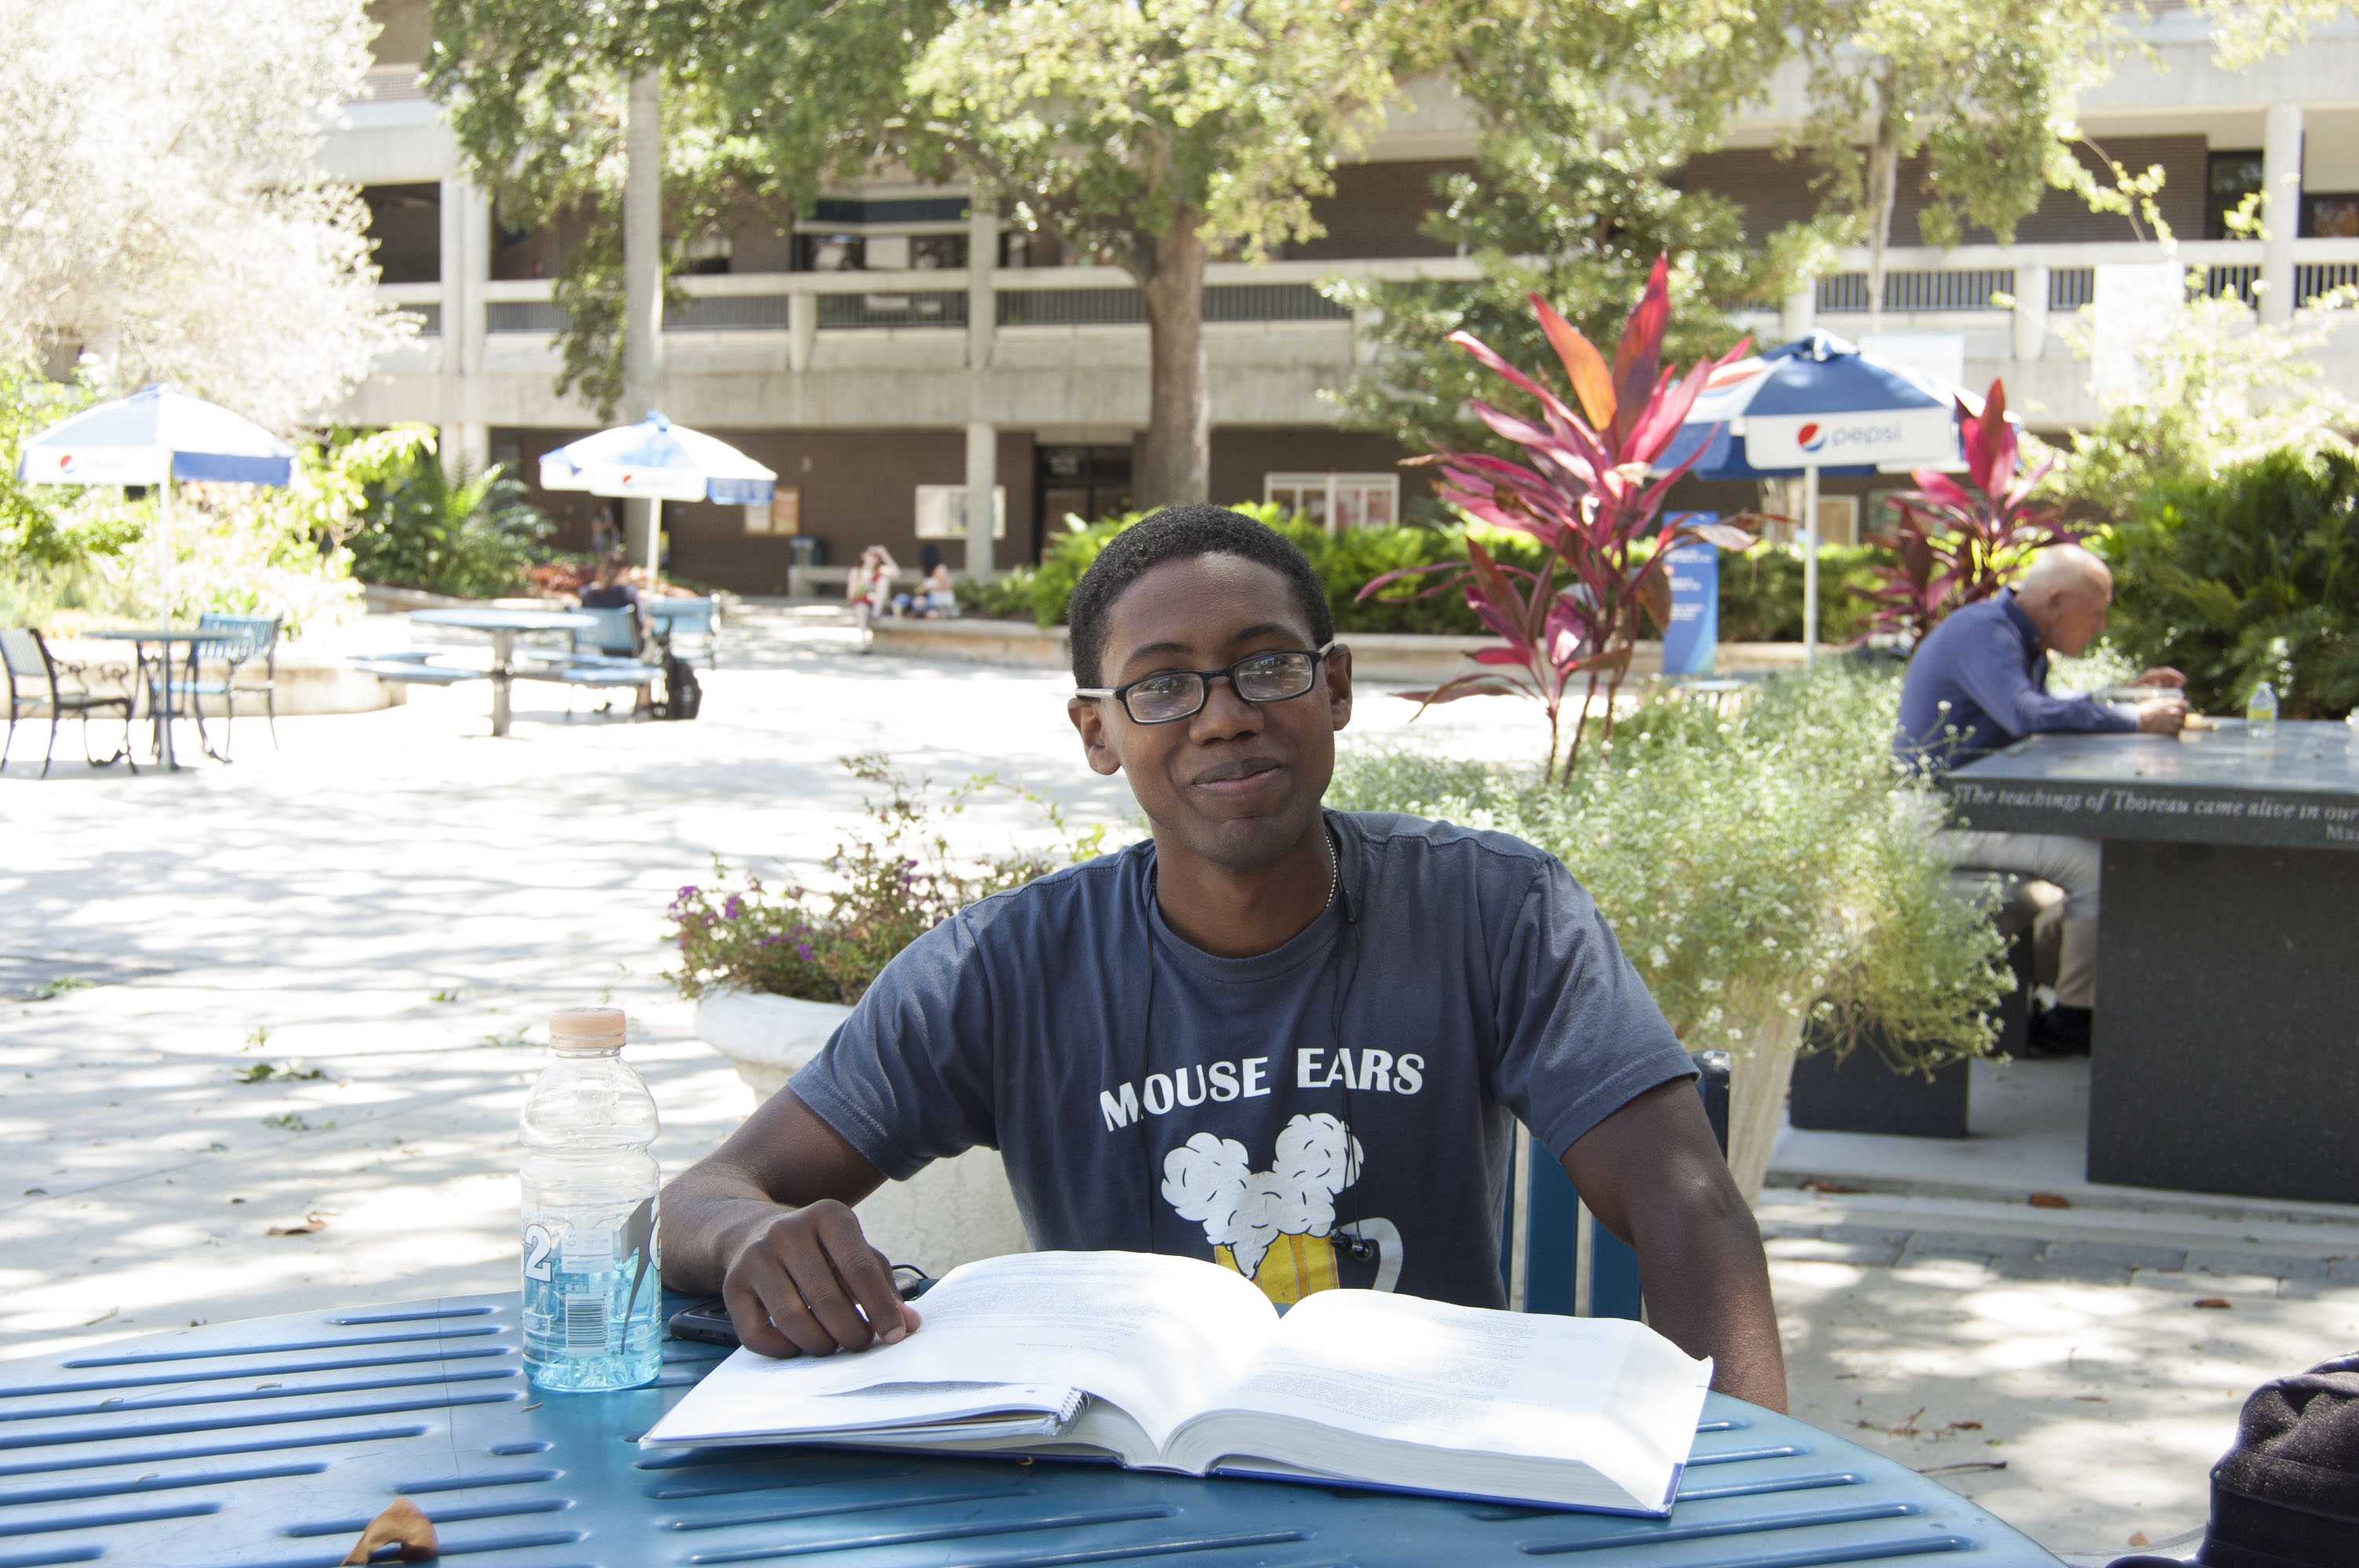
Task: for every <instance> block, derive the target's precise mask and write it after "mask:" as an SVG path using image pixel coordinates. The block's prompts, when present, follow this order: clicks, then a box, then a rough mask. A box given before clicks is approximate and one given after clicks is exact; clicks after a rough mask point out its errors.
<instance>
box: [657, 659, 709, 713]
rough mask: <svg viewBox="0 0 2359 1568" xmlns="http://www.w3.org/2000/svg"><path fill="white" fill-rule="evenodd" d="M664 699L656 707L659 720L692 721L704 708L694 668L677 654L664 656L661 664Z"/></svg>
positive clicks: (701, 689) (702, 690)
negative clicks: (700, 709) (699, 710)
mask: <svg viewBox="0 0 2359 1568" xmlns="http://www.w3.org/2000/svg"><path fill="white" fill-rule="evenodd" d="M663 673H664V697H663V700H662V701H661V702H659V703H658V704H657V705H656V716H657V717H658V718H659V719H693V718H695V717H696V714H697V710H698V709H699V708H702V707H703V706H704V687H702V686H701V685H699V684H698V682H697V679H696V667H695V666H694V665H690V663H689V662H688V661H687V660H686V659H683V658H681V657H680V656H679V654H665V655H664V662H663Z"/></svg>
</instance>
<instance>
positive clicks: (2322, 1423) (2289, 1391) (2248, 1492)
mask: <svg viewBox="0 0 2359 1568" xmlns="http://www.w3.org/2000/svg"><path fill="white" fill-rule="evenodd" d="M2195 1562H2196V1563H2200V1564H2201V1568H2352V1565H2353V1564H2359V1355H2352V1356H2343V1357H2336V1358H2335V1359H2334V1360H2332V1361H2327V1362H2323V1363H2321V1364H2320V1365H2319V1366H2316V1367H2313V1368H2310V1370H2309V1371H2307V1372H2304V1373H2302V1374H2301V1375H2300V1376H2299V1377H2296V1378H2279V1379H2277V1380H2276V1381H2275V1382H2272V1383H2266V1384H2264V1385H2262V1387H2261V1388H2260V1390H2258V1391H2257V1392H2256V1393H2255V1394H2254V1395H2253V1397H2252V1398H2251V1399H2248V1400H2245V1413H2244V1415H2243V1416H2242V1417H2241V1418H2239V1420H2238V1421H2237V1422H2236V1445H2235V1446H2234V1448H2231V1449H2230V1450H2228V1452H2227V1453H2226V1454H2223V1456H2222V1457H2221V1460H2220V1463H2219V1464H2217V1465H2213V1466H2212V1521H2211V1525H2210V1527H2209V1528H2208V1529H2206V1530H2204V1532H2203V1550H2202V1551H2201V1552H2199V1553H2198V1554H2197V1555H2196V1558H2195ZM2138 1565H2153V1568H2177V1565H2176V1564H2174V1563H2172V1562H2171V1560H2170V1559H2168V1558H2161V1557H2130V1558H2124V1559H2122V1560H2120V1561H2119V1562H2117V1563H2114V1568H2138Z"/></svg>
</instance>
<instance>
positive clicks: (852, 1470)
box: [0, 1296, 2055, 1568]
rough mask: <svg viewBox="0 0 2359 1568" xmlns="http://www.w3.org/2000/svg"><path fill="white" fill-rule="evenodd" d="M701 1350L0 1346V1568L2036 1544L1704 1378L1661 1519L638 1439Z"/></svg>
mask: <svg viewBox="0 0 2359 1568" xmlns="http://www.w3.org/2000/svg"><path fill="white" fill-rule="evenodd" d="M683 1304H686V1303H684V1302H683V1301H679V1300H674V1301H670V1302H668V1303H666V1310H667V1311H670V1310H673V1309H675V1308H677V1307H678V1306H679V1305H683ZM722 1354H723V1353H722V1352H721V1351H719V1350H716V1349H713V1348H712V1347H710V1346H698V1345H685V1344H679V1343H676V1342H668V1343H667V1345H666V1356H665V1362H664V1371H663V1374H662V1376H661V1377H660V1378H659V1379H658V1381H657V1383H656V1384H655V1385H653V1386H651V1387H649V1388H646V1389H639V1390H630V1391H628V1392H625V1393H621V1394H606V1395H586V1394H571V1395H568V1394H544V1393H541V1392H540V1391H539V1390H535V1389H533V1388H531V1387H529V1386H528V1385H527V1383H526V1381H525V1379H524V1368H523V1363H522V1360H521V1357H520V1354H519V1344H518V1328H517V1324H516V1302H515V1299H514V1298H513V1297H510V1296H481V1297H472V1298H467V1299H463V1300H455V1301H447V1302H429V1303H416V1304H411V1305H407V1306H400V1307H392V1308H377V1309H368V1310H360V1311H353V1312H345V1313H307V1314H297V1315H294V1316H289V1317H277V1318H263V1319H258V1320H255V1321H253V1322H248V1323H237V1324H223V1325H214V1326H212V1327H207V1328H199V1329H189V1330H183V1331H177V1332H173V1333H169V1334H161V1335H154V1336H148V1337H147V1338H144V1339H137V1340H132V1341H129V1342H127V1343H125V1344H122V1345H117V1346H103V1347H100V1348H98V1349H94V1350H92V1351H90V1352H87V1353H83V1354H76V1355H68V1356H62V1357H48V1358H43V1359H36V1360H31V1361H23V1362H14V1363H8V1364H5V1365H0V1568H37V1565H39V1568H46V1565H48V1564H52V1563H138V1564H145V1565H168V1568H232V1565H234V1568H330V1565H331V1564H333V1563H337V1562H338V1561H339V1560H340V1559H341V1558H342V1555H343V1553H344V1552H345V1551H346V1550H347V1549H349V1547H350V1546H351V1544H352V1542H353V1540H354V1539H355V1538H357V1537H358V1535H359V1534H360V1531H361V1530H362V1528H363V1526H364V1525H365V1524H366V1523H367V1521H368V1520H369V1519H371V1518H372V1517H374V1516H375V1514H376V1513H377V1512H378V1510H380V1509H383V1508H384V1507H385V1506H386V1504H387V1503H389V1502H391V1501H392V1500H393V1499H394V1498H397V1497H405V1496H406V1497H408V1498H411V1499H412V1500H413V1501H415V1502H416V1503H417V1504H418V1505H419V1507H420V1508H421V1509H424V1510H425V1511H426V1513H427V1515H428V1517H429V1518H430V1519H433V1520H434V1521H435V1528H436V1530H437V1531H438V1533H439V1534H440V1538H441V1543H442V1558H441V1560H446V1561H450V1562H452V1563H485V1564H494V1563H496V1564H515V1565H516V1568H655V1565H658V1564H721V1563H805V1564H821V1563H843V1564H846V1565H847V1568H852V1565H858V1568H950V1565H951V1564H962V1565H972V1568H1068V1565H1079V1564H1085V1563H1139V1562H1153V1561H1159V1560H1166V1559H1185V1560H1186V1561H1187V1562H1188V1563H1190V1568H1245V1565H1246V1564H1254V1565H1256V1568H1328V1565H1333V1564H1343V1563H1353V1564H1363V1565H1368V1568H1374V1565H1376V1564H1387V1563H1401V1564H1423V1563H1441V1562H1449V1563H1453V1564H1456V1563H1510V1562H1525V1561H1527V1560H1528V1559H1534V1558H1538V1559H1550V1558H1560V1559H1562V1560H1563V1561H1564V1562H1565V1563H1566V1564H1567V1568H1814V1565H1817V1564H1832V1563H1926V1564H1929V1565H1931V1564H1938V1565H1940V1568H1952V1565H1954V1568H2055V1559H2053V1558H2052V1557H2050V1556H2049V1555H2048V1553H2046V1552H2042V1551H2040V1550H2039V1549H2038V1547H2036V1546H2034V1545H2033V1544H2032V1543H2031V1542H2030V1541H2027V1540H2025V1539H2024V1538H2023V1537H2021V1536H2019V1535H2017V1534H2016V1533H2015V1532H2014V1531H2013V1530H2009V1529H2007V1528H2006V1526H2005V1525H2003V1524H2000V1523H1999V1522H1998V1521H1997V1520H1995V1519H1992V1518H1991V1517H1990V1516H1989V1515H1988V1514H1986V1513H1984V1512H1983V1511H1982V1510H1981V1509H1976V1508H1975V1507H1974V1506H1973V1505H1972V1504H1971V1503H1968V1502H1967V1501H1965V1500H1964V1499H1963V1498H1959V1497H1957V1496H1956V1495H1955V1494H1953V1493H1951V1492H1950V1491H1948V1490H1946V1489H1944V1488H1943V1487H1940V1486H1938V1485H1936V1484H1934V1483H1933V1482H1931V1481H1928V1480H1926V1479H1925V1478H1923V1477H1922V1476H1917V1475H1915V1474H1913V1473H1911V1472H1910V1471H1908V1470H1906V1469H1904V1468H1902V1467H1901V1466H1899V1465H1896V1464H1894V1463H1892V1462H1891V1461H1889V1460H1886V1459H1882V1458H1878V1457H1877V1456H1875V1455H1874V1454H1869V1453H1868V1452H1867V1451H1865V1450H1864V1449H1862V1448H1859V1447H1856V1446H1854V1444H1848V1443H1845V1442H1843V1440H1841V1439H1840V1438H1835V1437H1832V1436H1830V1435H1828V1434H1827V1433H1822V1432H1820V1431H1817V1430H1816V1429H1814V1428H1812V1427H1810V1426H1807V1425H1804V1424H1803V1423H1802V1422H1796V1421H1791V1420H1788V1419H1787V1418H1785V1417H1783V1416H1777V1415H1772V1414H1770V1413H1769V1412H1767V1411H1762V1410H1758V1409H1756V1408H1755V1407H1753V1406H1751V1405H1747V1404H1745V1403H1743V1402H1742V1401H1739V1400H1731V1399H1726V1398H1724V1397H1722V1396H1720V1395H1714V1396H1712V1400H1711V1401H1710V1403H1709V1404H1708V1405H1707V1407H1706V1411H1705V1420H1704V1422H1703V1424H1702V1426H1701V1429H1700V1430H1699V1432H1698V1434H1697V1439H1696V1452H1695V1457H1694V1461H1693V1463H1692V1464H1691V1465H1690V1466H1689V1469H1688V1472H1687V1476H1686V1479H1685V1482H1684V1484H1683V1486H1682V1487H1681V1488H1680V1503H1679V1506H1678V1507H1677V1508H1676V1509H1674V1510H1673V1511H1672V1515H1671V1517H1670V1518H1669V1519H1666V1520H1657V1519H1622V1518H1614V1517H1610V1516H1604V1515H1596V1514H1565V1513H1552V1512H1546V1511H1540V1510H1535V1509H1517V1508H1507V1507H1501V1506H1497V1505H1490V1504H1481V1503H1472V1502H1452V1501H1446V1500H1438V1499H1431V1498H1401V1497H1388V1496H1381V1495H1376V1494H1371V1493H1365V1492H1353V1491H1349V1490H1346V1489H1343V1488H1335V1487H1302V1486H1288V1485H1282V1484H1278V1483H1274V1482H1261V1481H1242V1480H1216V1481H1193V1480H1189V1479H1186V1478H1183V1477H1173V1476H1144V1475H1131V1474H1127V1473H1125V1472H1123V1471H1120V1470H1116V1469H1113V1468H1111V1467H1104V1466H1098V1465H1057V1464H1038V1465H1033V1464H1020V1463H1015V1462H1011V1461H1006V1460H988V1459H972V1460H952V1459H933V1458H926V1457H921V1456H916V1455H903V1454H875V1455H871V1454H850V1453H828V1452H822V1451H818V1450H794V1449H784V1448H771V1449H738V1448H717V1449H695V1450H685V1451H682V1450H667V1451H659V1452H647V1451H643V1450H641V1449H640V1448H639V1447H638V1446H637V1441H636V1440H637V1438H638V1435H639V1434H640V1433H642V1432H644V1431H646V1430H647V1427H648V1426H649V1425H650V1424H652V1423H653V1422H654V1421H655V1420H656V1418H657V1417H658V1415H660V1414H661V1413H662V1411H665V1410H666V1409H668V1408H669V1406H670V1404H671V1403H672V1401H673V1400H677V1399H678V1398H679V1393H680V1391H681V1390H684V1389H687V1388H689V1387H690V1386H692V1385H693V1384H694V1383H695V1382H696V1381H697V1380H698V1379H700V1378H701V1377H702V1376H703V1375H704V1374H705V1372H706V1371H708V1370H709V1369H710V1368H712V1365H713V1364H714V1363H715V1362H716V1361H718V1360H719V1359H720V1358H721V1357H722ZM385 1560H386V1561H390V1560H391V1559H390V1557H389V1556H388V1557H387V1558H386V1559H385Z"/></svg>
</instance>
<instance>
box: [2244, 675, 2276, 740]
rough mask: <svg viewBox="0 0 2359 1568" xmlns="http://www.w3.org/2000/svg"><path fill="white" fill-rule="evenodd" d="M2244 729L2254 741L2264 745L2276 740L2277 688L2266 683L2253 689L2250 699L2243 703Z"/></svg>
mask: <svg viewBox="0 0 2359 1568" xmlns="http://www.w3.org/2000/svg"><path fill="white" fill-rule="evenodd" d="M2245 728H2246V729H2247V730H2251V731H2252V734H2253V739H2254V740H2256V741H2262V742H2265V743H2266V742H2267V741H2274V740H2276V739H2277V687H2273V686H2271V685H2270V684H2269V683H2268V682H2267V681H2263V682H2262V683H2261V684H2260V685H2258V686H2256V687H2254V688H2253V695H2252V697H2250V698H2248V699H2247V700H2246V701H2245Z"/></svg>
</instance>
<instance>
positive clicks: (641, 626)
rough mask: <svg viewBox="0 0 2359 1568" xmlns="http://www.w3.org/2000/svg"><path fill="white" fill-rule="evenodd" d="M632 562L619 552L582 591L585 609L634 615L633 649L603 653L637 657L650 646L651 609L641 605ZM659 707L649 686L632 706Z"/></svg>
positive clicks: (636, 709) (637, 709) (603, 563)
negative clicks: (620, 611)
mask: <svg viewBox="0 0 2359 1568" xmlns="http://www.w3.org/2000/svg"><path fill="white" fill-rule="evenodd" d="M630 569H631V568H630V562H629V559H628V557H625V555H624V554H623V552H622V551H620V550H616V551H615V552H614V554H612V555H610V556H608V557H605V558H604V559H603V560H601V561H600V562H599V563H598V569H597V570H596V572H594V573H593V574H592V577H591V579H590V586H589V587H587V588H585V589H582V595H581V599H582V609H584V610H627V611H630V612H631V646H630V647H629V648H628V649H622V648H607V649H604V650H602V651H603V652H605V653H608V654H616V655H618V656H625V657H636V655H637V654H638V652H639V650H640V649H642V648H644V647H645V646H647V633H648V630H649V628H648V624H647V606H646V605H644V604H642V603H640V602H639V590H638V589H636V588H633V587H632V586H631V584H630V582H629V580H628V579H629V575H630ZM654 707H655V693H654V692H653V691H652V690H651V689H650V688H648V687H644V686H643V687H639V688H638V696H637V699H636V701H634V702H633V703H632V705H631V711H632V712H634V713H640V712H647V711H650V710H652V709H653V708H654Z"/></svg>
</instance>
